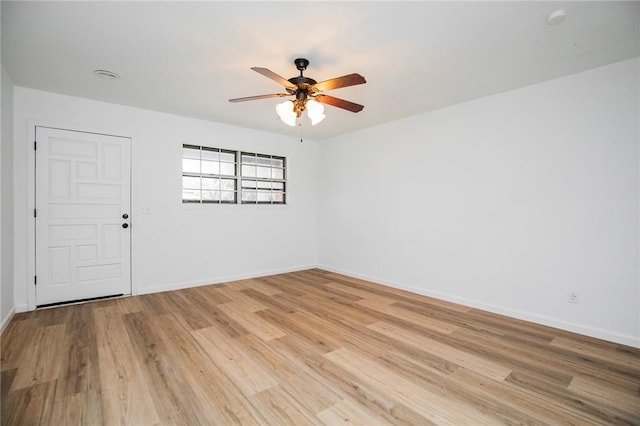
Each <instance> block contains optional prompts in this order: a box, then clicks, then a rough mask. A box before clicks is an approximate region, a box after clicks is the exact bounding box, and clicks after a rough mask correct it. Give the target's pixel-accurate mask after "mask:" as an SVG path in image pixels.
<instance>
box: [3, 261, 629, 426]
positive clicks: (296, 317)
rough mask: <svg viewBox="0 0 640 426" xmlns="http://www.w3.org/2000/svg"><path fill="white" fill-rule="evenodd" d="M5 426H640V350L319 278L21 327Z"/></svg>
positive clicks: (9, 345) (10, 350) (114, 307)
mask: <svg viewBox="0 0 640 426" xmlns="http://www.w3.org/2000/svg"><path fill="white" fill-rule="evenodd" d="M1 337H2V339H0V388H1V389H0V390H1V392H0V423H1V424H2V425H3V426H4V425H11V426H13V425H56V426H57V425H61V426H62V425H64V426H67V425H105V426H111V425H135V426H138V425H140V426H145V425H222V424H224V425H266V424H274V425H275V424H277V425H280V424H283V425H284V424H287V425H289V424H290V425H296V426H298V425H339V424H347V423H348V424H363V425H372V426H374V425H387V424H394V425H421V426H422V425H441V424H456V425H478V424H488V425H498V424H506V425H516V424H518V425H521V424H532V425H545V424H548V425H560V424H562V425H564V424H573V425H604V424H624V425H640V349H638V348H631V347H628V346H624V345H618V344H615V343H611V342H604V341H602V340H598V339H593V338H590V337H586V336H581V335H577V334H573V333H570V332H567V331H563V330H556V329H553V328H551V327H547V326H543V325H539V324H531V323H528V322H526V321H522V320H517V319H512V318H507V317H504V316H501V315H496V314H491V313H488V312H483V311H480V310H477V309H472V308H469V307H466V306H461V305H456V304H453V303H451V302H445V301H440V300H437V299H434V298H430V297H425V296H421V295H417V294H412V293H409V292H406V291H404V290H399V289H395V288H389V287H385V286H382V285H379V284H374V283H370V282H367V281H363V280H360V279H357V278H353V277H347V276H344V275H340V274H335V273H332V272H328V271H322V270H319V269H312V270H306V271H297V272H292V273H288V274H278V275H273V276H268V277H261V278H252V279H247V280H241V281H237V282H228V283H224V284H216V285H210V286H201V287H195V288H188V289H183V290H177V291H171V292H164V293H155V294H147V295H142V296H133V297H123V298H115V299H109V300H103V301H97V302H92V303H87V304H83V305H73V306H64V307H59V308H52V309H46V310H36V311H33V312H27V313H21V314H16V315H15V316H14V318H13V319H12V321H11V322H10V323H9V324H8V325H7V327H6V329H5V332H4V333H3V334H2V336H1Z"/></svg>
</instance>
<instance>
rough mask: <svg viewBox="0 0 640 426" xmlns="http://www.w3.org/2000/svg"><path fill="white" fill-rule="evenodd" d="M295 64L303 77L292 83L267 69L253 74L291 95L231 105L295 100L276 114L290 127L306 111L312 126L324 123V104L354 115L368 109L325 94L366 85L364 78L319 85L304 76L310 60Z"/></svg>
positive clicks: (249, 98)
mask: <svg viewBox="0 0 640 426" xmlns="http://www.w3.org/2000/svg"><path fill="white" fill-rule="evenodd" d="M293 63H294V64H295V66H296V68H297V69H298V71H300V75H299V76H296V77H292V78H290V79H288V80H287V79H285V78H284V77H282V76H280V75H278V74H276V73H274V72H273V71H271V70H269V69H267V68H260V67H252V68H251V69H252V70H253V71H255V72H257V73H259V74H262V75H264V76H265V77H267V78H270V79H271V80H273V81H275V82H276V83H279V84H281V85H282V86H284V89H285V90H286V92H287V93H271V94H268V95H258V96H247V97H244V98H235V99H229V102H244V101H253V100H257V99H267V98H278V97H285V96H295V99H294V100H293V101H291V100H289V101H285V102H283V103H281V104H278V105H277V106H276V112H277V113H278V116H279V117H280V119H281V120H282V121H284V122H285V123H286V124H288V125H290V126H295V125H296V118H299V117H300V116H301V115H302V113H303V112H304V111H305V110H307V115H308V116H309V118H310V119H311V123H312V124H313V125H315V124H317V123H319V122H320V121H322V120H323V119H324V118H325V115H324V107H323V106H322V104H326V105H331V106H334V107H338V108H342V109H345V110H347V111H351V112H360V111H362V109H363V108H364V106H363V105H360V104H356V103H354V102H350V101H346V100H344V99H340V98H336V97H334V96H329V95H325V94H324V93H323V92H325V91H328V90H334V89H340V88H343V87H349V86H356V85H358V84H364V83H366V82H367V81H366V80H365V79H364V77H363V76H361V75H360V74H356V73H354V74H348V75H343V76H342V77H336V78H332V79H330V80H325V81H321V82H320V83H318V82H317V81H315V80H314V79H312V78H309V77H305V76H304V75H302V74H303V72H304V71H305V70H306V69H307V66H309V61H308V60H307V59H304V58H298V59H296V60H295V61H293Z"/></svg>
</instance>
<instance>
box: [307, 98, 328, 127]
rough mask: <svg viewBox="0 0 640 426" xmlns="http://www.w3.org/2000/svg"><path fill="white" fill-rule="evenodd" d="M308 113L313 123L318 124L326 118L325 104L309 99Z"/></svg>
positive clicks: (313, 124)
mask: <svg viewBox="0 0 640 426" xmlns="http://www.w3.org/2000/svg"><path fill="white" fill-rule="evenodd" d="M307 115H308V116H309V119H310V120H311V125H312V126H315V125H316V124H318V123H319V122H321V121H322V120H324V119H325V117H326V115H324V105H322V104H321V103H320V102H318V101H314V100H313V99H309V100H308V101H307Z"/></svg>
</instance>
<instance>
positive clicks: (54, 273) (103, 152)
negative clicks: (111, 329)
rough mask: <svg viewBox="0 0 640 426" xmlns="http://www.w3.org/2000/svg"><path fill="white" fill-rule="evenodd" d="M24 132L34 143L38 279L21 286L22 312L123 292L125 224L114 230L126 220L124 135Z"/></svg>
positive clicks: (126, 288)
mask: <svg viewBox="0 0 640 426" xmlns="http://www.w3.org/2000/svg"><path fill="white" fill-rule="evenodd" d="M32 129H33V137H34V141H37V144H38V146H37V151H34V152H32V155H33V157H32V159H33V163H31V164H33V174H32V175H31V176H32V178H33V180H34V181H33V186H32V188H33V191H34V193H33V198H32V202H33V206H34V209H37V216H38V217H37V218H32V220H33V222H32V223H33V227H32V228H31V229H33V233H34V234H33V239H32V240H31V241H33V244H34V248H33V260H32V261H33V272H34V275H37V276H38V283H37V286H36V285H33V284H32V286H31V287H33V289H32V290H31V289H30V291H29V293H30V297H29V309H34V308H35V307H36V305H49V304H52V303H59V302H64V301H65V300H69V301H71V300H76V299H91V298H95V297H103V296H108V295H110V294H131V293H132V284H131V282H132V278H131V258H132V256H131V234H130V232H131V231H130V229H131V228H128V229H123V227H122V222H127V224H129V223H130V221H131V219H130V218H131V138H130V137H126V136H116V135H111V134H104V133H97V132H86V131H81V130H74V129H66V128H60V127H50V126H42V125H34V126H33V127H32ZM44 161H46V163H44ZM125 210H126V211H125ZM34 213H35V210H34ZM124 213H126V214H127V215H128V216H129V218H128V219H127V220H123V219H122V215H123V214H124ZM45 246H46V247H45ZM50 257H51V259H52V260H55V262H49V261H48V259H49V258H50ZM30 269H31V268H30ZM110 289H113V290H110ZM59 295H62V296H59ZM56 297H63V299H62V300H56V299H55V298H56Z"/></svg>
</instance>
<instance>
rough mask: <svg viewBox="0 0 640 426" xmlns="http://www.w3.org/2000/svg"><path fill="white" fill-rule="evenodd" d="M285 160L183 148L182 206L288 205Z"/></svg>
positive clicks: (209, 149)
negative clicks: (213, 204) (200, 204)
mask: <svg viewBox="0 0 640 426" xmlns="http://www.w3.org/2000/svg"><path fill="white" fill-rule="evenodd" d="M285 164H286V158H285V157H277V156H275V155H265V154H255V153H250V152H238V151H230V150H226V149H220V148H208V147H203V146H195V145H183V146H182V202H183V203H216V204H221V203H226V204H237V203H243V204H285V202H286V195H285V194H286V191H285V188H286V180H285V178H286V174H285Z"/></svg>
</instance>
